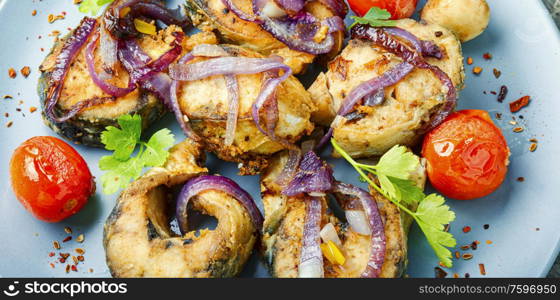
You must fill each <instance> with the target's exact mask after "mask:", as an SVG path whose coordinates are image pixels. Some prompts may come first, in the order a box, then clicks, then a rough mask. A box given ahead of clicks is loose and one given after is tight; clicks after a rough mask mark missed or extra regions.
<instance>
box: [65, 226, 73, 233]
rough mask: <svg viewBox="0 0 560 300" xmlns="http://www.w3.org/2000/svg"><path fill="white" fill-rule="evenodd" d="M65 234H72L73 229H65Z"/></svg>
mask: <svg viewBox="0 0 560 300" xmlns="http://www.w3.org/2000/svg"><path fill="white" fill-rule="evenodd" d="M64 232H66V233H68V234H72V228H70V227H64Z"/></svg>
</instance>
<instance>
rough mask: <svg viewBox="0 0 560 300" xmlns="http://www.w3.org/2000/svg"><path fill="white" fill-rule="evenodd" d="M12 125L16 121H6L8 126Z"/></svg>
mask: <svg viewBox="0 0 560 300" xmlns="http://www.w3.org/2000/svg"><path fill="white" fill-rule="evenodd" d="M12 125H14V121H9V122H8V123H6V127H8V128H10V127H12Z"/></svg>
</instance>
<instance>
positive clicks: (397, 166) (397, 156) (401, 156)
mask: <svg viewBox="0 0 560 300" xmlns="http://www.w3.org/2000/svg"><path fill="white" fill-rule="evenodd" d="M419 164H420V159H419V158H418V157H417V156H416V155H414V154H413V153H412V152H410V151H408V150H407V149H406V147H404V146H394V147H393V148H391V149H390V150H389V151H387V153H385V154H384V155H383V156H381V158H380V159H379V163H377V165H376V166H375V170H376V171H377V173H379V174H383V175H386V176H391V177H395V178H399V179H408V178H409V177H410V173H412V172H414V170H416V169H417V168H418V165H419Z"/></svg>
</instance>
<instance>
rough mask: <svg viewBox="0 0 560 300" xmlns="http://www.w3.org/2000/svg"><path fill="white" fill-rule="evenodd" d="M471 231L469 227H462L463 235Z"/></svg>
mask: <svg viewBox="0 0 560 300" xmlns="http://www.w3.org/2000/svg"><path fill="white" fill-rule="evenodd" d="M470 231H471V227H470V226H465V227H463V232H464V233H469V232H470Z"/></svg>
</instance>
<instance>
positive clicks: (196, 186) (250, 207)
mask: <svg viewBox="0 0 560 300" xmlns="http://www.w3.org/2000/svg"><path fill="white" fill-rule="evenodd" d="M209 190H217V191H221V192H224V193H226V194H228V195H230V196H231V197H233V198H235V200H237V201H238V202H239V203H241V205H243V207H245V209H246V210H247V213H248V214H249V216H250V217H251V221H252V222H253V225H254V226H255V229H256V231H257V232H259V233H260V232H261V230H262V225H263V217H262V215H261V212H260V211H259V209H258V208H257V206H256V205H255V201H253V198H252V197H251V195H249V193H247V191H245V190H244V189H243V188H241V187H240V186H239V185H238V184H237V183H235V182H234V181H233V180H231V179H229V178H227V177H224V176H213V175H202V176H199V177H196V178H193V179H191V180H189V181H188V182H187V183H186V184H185V185H184V186H183V188H182V189H181V192H180V193H179V197H178V198H177V207H176V212H175V215H176V217H177V221H178V223H179V229H180V230H181V233H182V234H186V233H187V232H188V231H189V229H188V224H187V207H188V204H189V201H190V199H191V198H192V197H195V196H196V195H198V194H200V193H202V192H205V191H209Z"/></svg>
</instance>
